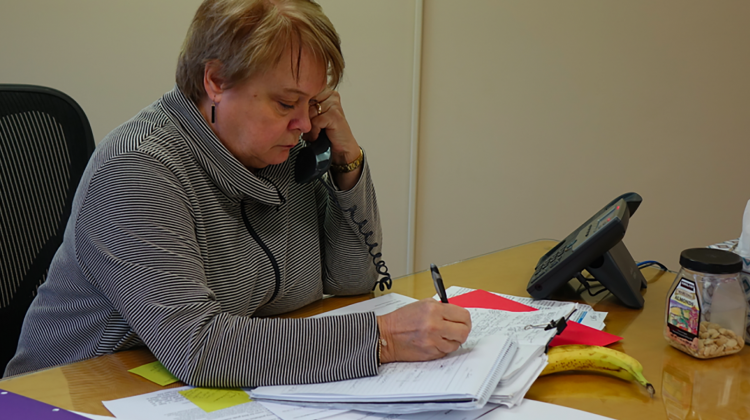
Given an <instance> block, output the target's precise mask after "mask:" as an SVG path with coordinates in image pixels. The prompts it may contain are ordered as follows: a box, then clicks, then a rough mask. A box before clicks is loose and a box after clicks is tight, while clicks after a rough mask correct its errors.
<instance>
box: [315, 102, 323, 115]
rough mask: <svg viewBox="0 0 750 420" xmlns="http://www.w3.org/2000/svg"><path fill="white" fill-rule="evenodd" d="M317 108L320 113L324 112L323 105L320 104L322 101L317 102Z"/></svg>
mask: <svg viewBox="0 0 750 420" xmlns="http://www.w3.org/2000/svg"><path fill="white" fill-rule="evenodd" d="M315 108H316V109H317V110H318V115H320V114H322V113H323V107H322V106H320V102H316V103H315Z"/></svg>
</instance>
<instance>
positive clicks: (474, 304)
mask: <svg viewBox="0 0 750 420" xmlns="http://www.w3.org/2000/svg"><path fill="white" fill-rule="evenodd" d="M450 303H452V304H454V305H457V306H460V307H462V308H484V309H498V310H501V311H508V312H530V311H536V308H532V307H531V306H527V305H524V304H523V303H518V302H516V301H513V300H510V299H506V298H504V297H502V296H498V295H496V294H494V293H490V292H485V291H484V290H474V291H473V292H469V293H464V294H463V295H458V296H456V297H452V298H450Z"/></svg>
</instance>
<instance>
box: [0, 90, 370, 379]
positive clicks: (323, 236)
mask: <svg viewBox="0 0 750 420" xmlns="http://www.w3.org/2000/svg"><path fill="white" fill-rule="evenodd" d="M300 147H301V146H297V147H295V148H294V149H292V152H291V154H290V158H289V159H288V160H287V161H286V162H284V163H282V164H279V165H273V166H269V167H267V168H264V169H263V170H260V171H258V172H257V173H256V174H252V173H251V172H250V171H248V170H247V169H246V168H245V167H244V166H242V164H241V163H240V162H239V161H238V160H237V159H235V158H234V156H232V155H231V153H230V152H229V151H228V150H227V149H226V148H225V147H224V146H223V145H222V144H221V143H220V142H219V140H218V139H217V138H216V136H215V135H214V134H213V132H212V131H211V129H210V128H209V127H208V125H207V124H206V122H205V121H204V120H203V118H202V116H201V114H200V112H199V111H198V109H197V108H196V106H195V105H194V104H193V103H192V102H191V101H189V100H188V99H187V98H186V97H185V96H184V95H183V94H182V93H181V92H180V91H179V90H178V89H177V88H175V89H173V90H172V91H170V92H167V93H166V94H165V95H164V96H163V97H162V98H161V99H159V100H157V101H156V102H154V103H153V104H151V105H150V106H148V107H147V108H145V109H144V110H143V111H141V112H140V113H139V114H138V115H136V116H135V117H134V118H133V119H131V120H130V121H128V122H126V123H125V124H123V125H122V126H120V127H118V128H117V129H115V130H114V131H113V132H112V133H110V134H109V135H108V136H107V137H106V138H105V139H104V140H103V141H102V143H101V144H99V145H98V147H97V149H96V152H95V154H94V155H93V157H92V158H91V161H90V162H89V165H88V168H87V170H86V173H85V174H84V176H83V179H82V180H81V184H80V185H79V187H78V191H77V193H76V196H75V201H74V207H73V213H72V215H71V218H70V220H69V222H68V225H67V228H66V232H65V239H64V242H63V244H62V246H61V247H60V249H59V250H58V251H57V254H56V255H55V258H54V261H53V262H52V265H51V267H50V270H49V274H48V278H47V280H46V282H45V283H44V284H43V285H42V286H41V287H40V288H39V293H38V295H37V297H36V299H35V300H34V302H33V304H32V305H31V308H30V309H29V312H28V315H27V316H26V320H25V322H24V325H23V331H22V334H21V339H20V342H19V345H18V350H17V352H16V355H15V357H14V358H13V359H12V360H11V361H10V363H9V364H8V366H7V369H6V372H5V374H6V376H7V375H14V374H18V373H22V372H27V371H31V370H36V369H41V368H44V367H48V366H54V365H59V364H63V363H69V362H74V361H77V360H82V359H87V358H91V357H95V356H98V355H103V354H107V353H112V352H115V351H118V350H124V349H128V348H132V347H135V346H139V345H144V344H145V345H146V346H148V348H149V349H150V350H151V351H152V352H153V353H154V355H156V357H157V358H158V359H159V360H160V361H161V362H162V363H163V364H164V365H165V366H166V367H167V368H168V369H169V370H170V371H171V372H172V373H173V374H174V375H175V376H177V377H178V378H180V379H181V380H183V381H184V382H186V383H188V384H191V385H196V386H211V387H237V386H240V387H249V386H257V385H271V384H290V383H309V382H324V381H334V380H342V379H349V378H355V377H361V376H368V375H375V374H377V365H378V361H377V347H376V342H377V335H378V328H377V322H376V319H375V316H374V314H372V313H362V314H355V315H347V316H339V317H328V318H318V319H277V318H268V316H270V315H277V314H281V313H284V312H288V311H291V310H294V309H297V308H300V307H302V306H304V305H306V304H308V303H311V302H313V301H315V300H318V299H321V297H322V295H323V293H330V294H339V295H351V294H361V293H367V292H369V291H370V290H371V289H372V287H373V284H374V283H375V281H376V279H377V273H376V270H375V267H374V265H373V262H372V258H371V257H370V255H369V254H368V248H367V246H366V245H365V241H364V238H363V236H362V235H361V234H360V233H359V231H358V229H357V226H356V224H355V223H354V222H353V221H351V220H350V219H349V217H348V215H347V214H346V213H344V212H342V211H341V209H340V208H339V207H338V206H336V205H335V204H333V202H332V201H331V199H330V198H329V196H328V192H327V191H326V190H325V189H324V188H323V186H322V185H321V184H320V182H313V183H311V184H305V185H299V184H296V183H295V182H294V180H293V179H294V176H293V164H294V161H295V158H296V155H297V153H298V151H299V148H300ZM326 182H330V181H326ZM335 194H336V197H337V198H338V201H339V202H340V203H341V205H343V206H345V207H350V206H352V205H356V206H357V211H356V213H355V215H356V218H357V220H358V221H360V220H362V219H367V220H368V223H367V225H366V226H365V227H364V230H365V232H367V231H373V232H374V234H373V236H372V237H371V238H370V239H369V241H370V242H377V243H380V242H381V234H380V221H379V216H378V209H377V203H376V200H375V190H374V188H373V185H372V182H371V179H370V173H369V169H368V166H367V161H366V160H365V165H364V170H363V172H362V176H361V179H360V181H359V182H358V184H357V185H356V186H355V187H354V188H352V189H351V190H349V191H336V192H335ZM243 218H245V219H246V220H244V221H243ZM377 251H378V250H377V249H375V250H373V252H377Z"/></svg>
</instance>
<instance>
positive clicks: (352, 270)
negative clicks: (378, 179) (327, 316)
mask: <svg viewBox="0 0 750 420" xmlns="http://www.w3.org/2000/svg"><path fill="white" fill-rule="evenodd" d="M326 182H327V183H328V185H329V187H331V189H332V190H334V192H333V193H332V195H331V193H330V191H324V190H323V186H320V189H321V191H318V194H319V196H320V195H322V196H323V198H322V200H321V201H322V202H324V203H326V205H325V211H324V220H323V235H322V236H323V250H324V258H323V261H324V268H325V269H324V273H325V274H324V282H323V291H324V293H329V294H334V295H355V294H362V293H369V292H370V291H371V290H372V289H373V287H374V285H375V282H376V280H378V277H379V274H378V270H377V267H376V264H384V263H382V262H380V261H382V259H381V257H380V256H379V254H380V253H381V251H380V250H381V244H382V233H381V228H380V214H379V212H378V203H377V199H376V197H375V187H374V186H373V183H372V178H371V177H370V167H369V164H368V162H367V156H365V159H364V161H363V167H362V173H361V175H360V178H359V181H358V182H357V184H356V185H355V186H354V187H353V188H352V189H350V190H348V191H340V190H338V189H337V188H336V187H335V186H334V185H333V182H331V180H330V178H328V179H327V180H326Z"/></svg>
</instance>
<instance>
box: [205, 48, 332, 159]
mask: <svg viewBox="0 0 750 420" xmlns="http://www.w3.org/2000/svg"><path fill="white" fill-rule="evenodd" d="M296 56H297V54H293V55H292V54H291V51H290V50H287V51H286V53H285V54H284V55H282V58H281V59H280V60H279V63H278V64H277V65H276V66H275V67H274V68H272V69H271V70H270V71H268V72H265V73H261V74H258V75H256V76H254V77H251V78H249V79H248V80H245V81H243V82H242V83H238V84H236V85H235V86H233V87H232V88H230V89H227V90H225V91H223V92H222V93H221V95H220V96H218V97H217V98H216V114H215V115H216V117H215V123H214V124H213V129H214V132H215V133H216V135H217V136H218V137H219V140H221V142H222V143H223V144H224V146H225V147H226V148H227V149H228V150H229V151H230V152H231V153H232V154H233V155H234V156H235V157H236V158H237V159H238V160H239V161H240V162H242V164H243V165H245V166H246V167H248V168H250V169H251V170H252V169H262V168H265V167H266V166H268V165H275V164H279V163H281V162H284V161H285V160H286V159H287V158H288V157H289V150H291V148H292V147H294V146H295V145H296V144H297V142H298V141H299V137H300V135H301V134H302V133H305V132H307V131H309V130H310V127H311V125H310V114H309V113H310V105H313V104H315V102H316V100H317V95H319V94H320V93H321V92H322V91H323V90H324V89H325V88H326V71H325V67H324V65H323V62H322V61H317V60H314V59H313V58H312V57H311V56H310V54H308V53H307V52H306V51H305V49H303V50H302V54H301V58H300V65H299V78H295V77H294V74H293V73H292V65H294V64H296V63H293V62H291V60H288V59H286V58H287V57H296ZM295 61H296V60H295ZM313 109H314V108H313Z"/></svg>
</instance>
